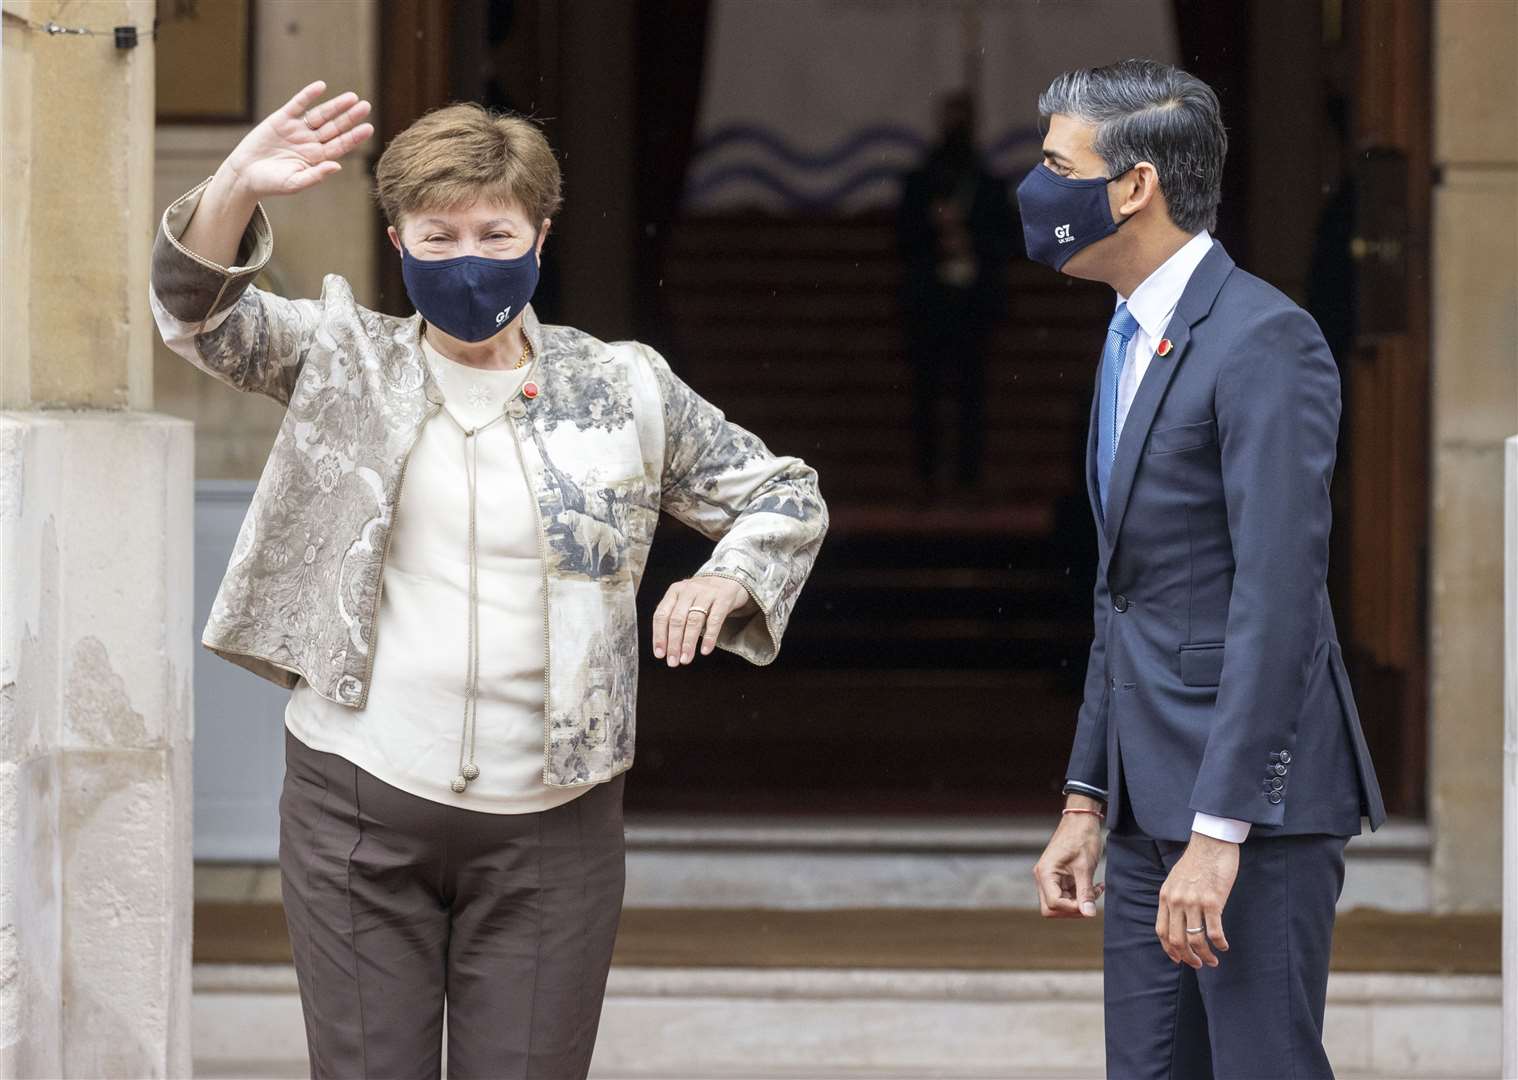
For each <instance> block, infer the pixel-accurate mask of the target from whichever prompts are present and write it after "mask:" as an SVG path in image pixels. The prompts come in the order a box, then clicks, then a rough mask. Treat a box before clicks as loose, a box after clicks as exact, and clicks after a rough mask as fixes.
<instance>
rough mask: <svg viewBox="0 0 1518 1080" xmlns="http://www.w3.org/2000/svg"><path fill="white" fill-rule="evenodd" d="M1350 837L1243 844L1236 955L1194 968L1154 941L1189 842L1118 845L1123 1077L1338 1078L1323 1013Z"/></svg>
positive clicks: (1118, 1039) (1117, 1044) (1117, 1062)
mask: <svg viewBox="0 0 1518 1080" xmlns="http://www.w3.org/2000/svg"><path fill="white" fill-rule="evenodd" d="M1347 843H1348V840H1347V839H1346V838H1345V837H1342V836H1321V835H1304V836H1278V837H1271V836H1257V837H1251V838H1250V839H1249V840H1248V841H1247V842H1246V843H1245V844H1244V845H1243V846H1242V848H1241V849H1240V856H1239V876H1238V880H1237V881H1236V882H1235V883H1234V887H1233V892H1232V893H1231V894H1230V896H1229V899H1228V903H1227V905H1226V907H1225V908H1224V910H1223V931H1224V933H1225V934H1226V935H1227V938H1228V945H1229V951H1228V952H1226V953H1219V954H1218V957H1219V960H1220V961H1221V962H1220V963H1219V965H1218V966H1217V967H1216V968H1207V967H1204V968H1202V969H1201V970H1200V971H1193V970H1192V969H1191V968H1189V967H1186V966H1184V965H1178V964H1176V963H1174V962H1173V961H1171V959H1170V958H1169V957H1168V956H1166V955H1165V951H1164V949H1162V948H1161V947H1160V943H1159V939H1158V938H1156V937H1155V934H1154V924H1155V917H1156V915H1157V914H1158V910H1159V895H1160V888H1161V887H1162V886H1163V885H1164V884H1165V878H1166V877H1167V875H1168V874H1169V873H1170V870H1171V868H1172V867H1174V866H1175V864H1176V862H1178V861H1179V860H1180V857H1181V855H1182V854H1183V853H1184V852H1185V850H1186V848H1185V845H1184V844H1178V843H1174V842H1171V841H1164V840H1162V841H1155V840H1151V839H1150V838H1148V837H1146V836H1143V835H1141V834H1136V833H1129V834H1127V835H1124V834H1121V833H1113V834H1111V835H1110V836H1109V837H1108V841H1107V879H1106V880H1107V893H1106V904H1105V906H1106V919H1105V926H1104V939H1105V940H1104V945H1103V953H1104V966H1105V968H1106V976H1105V987H1106V989H1105V995H1106V1017H1107V1075H1108V1076H1109V1077H1111V1078H1113V1080H1214V1078H1215V1080H1255V1078H1258V1077H1277V1076H1290V1077H1294V1078H1296V1080H1323V1078H1331V1077H1332V1076H1333V1069H1332V1067H1331V1066H1330V1065H1329V1063H1328V1056H1327V1054H1326V1053H1324V1050H1323V1009H1324V1005H1325V1002H1326V998H1327V992H1328V962H1329V954H1330V952H1331V949H1332V945H1333V928H1334V909H1335V907H1336V905H1337V903H1338V900H1339V893H1340V892H1341V890H1342V889H1343V886H1344V848H1345V845H1346V844H1347Z"/></svg>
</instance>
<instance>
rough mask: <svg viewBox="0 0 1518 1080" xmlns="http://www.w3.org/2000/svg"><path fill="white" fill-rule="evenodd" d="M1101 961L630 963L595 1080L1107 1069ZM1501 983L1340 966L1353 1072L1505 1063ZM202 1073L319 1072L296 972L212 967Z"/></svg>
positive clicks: (200, 975) (1486, 1067) (1334, 1040)
mask: <svg viewBox="0 0 1518 1080" xmlns="http://www.w3.org/2000/svg"><path fill="white" fill-rule="evenodd" d="M1101 995H1102V987H1101V975H1100V973H1098V972H1092V971H1087V972H1070V971H1063V972H1054V971H1019V972H989V971H978V972H966V971H942V970H940V971H932V970H915V971H907V970H901V969H885V968H881V969H871V970H848V969H833V970H827V969H815V968H772V969H759V970H755V969H742V968H645V967H615V968H613V969H612V974H611V979H610V983H609V986H608V993H607V1001H606V1008H605V1012H604V1014H603V1018H602V1024H601V1032H600V1038H599V1040H598V1042H597V1047H596V1057H595V1061H594V1064H593V1068H592V1073H591V1075H592V1077H593V1078H595V1080H654V1078H658V1080H698V1078H701V1080H772V1078H788V1080H824V1078H834V1077H856V1078H857V1077H876V1078H880V1080H906V1078H909V1077H910V1078H914V1080H926V1078H929V1077H945V1078H956V1080H1031V1078H1035V1077H1037V1078H1043V1080H1060V1078H1069V1080H1074V1078H1096V1077H1100V1076H1101V1075H1102V1020H1101ZM1500 999H1501V986H1500V981H1499V980H1498V979H1497V978H1496V977H1494V976H1490V975H1484V976H1471V975H1463V976H1416V975H1377V974H1336V975H1335V976H1334V977H1333V978H1332V980H1331V981H1330V988H1329V1009H1328V1023H1327V1028H1328V1030H1327V1034H1326V1041H1327V1044H1328V1047H1329V1052H1330V1054H1331V1056H1332V1058H1333V1060H1334V1062H1335V1067H1336V1069H1337V1071H1338V1075H1339V1076H1340V1077H1341V1080H1403V1078H1413V1077H1417V1078H1420V1080H1478V1078H1489V1077H1495V1076H1497V1075H1498V1073H1499V1071H1500V1068H1499V1065H1498V1062H1499V1057H1500V1055H1499V1026H1500V1008H1501V1006H1500ZM194 1023H195V1029H194V1036H195V1056H196V1074H197V1076H200V1077H222V1078H240V1080H247V1078H254V1077H294V1076H304V1075H306V1073H305V1062H304V1057H303V1053H304V1049H303V1048H304V1034H303V1029H302V1025H301V1017H300V1005H299V1000H298V998H297V997H296V994H295V978H294V972H293V971H292V970H291V969H290V968H288V967H286V966H283V965H258V966H236V965H233V966H227V965H197V967H196V969H195V996H194Z"/></svg>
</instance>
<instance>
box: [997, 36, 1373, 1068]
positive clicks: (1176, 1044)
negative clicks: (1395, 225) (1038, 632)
mask: <svg viewBox="0 0 1518 1080" xmlns="http://www.w3.org/2000/svg"><path fill="white" fill-rule="evenodd" d="M1039 112H1040V114H1041V116H1042V117H1043V119H1044V120H1045V121H1046V122H1047V124H1048V134H1047V136H1046V137H1045V139H1044V144H1043V164H1041V165H1039V166H1037V167H1035V168H1034V170H1033V171H1032V172H1031V173H1030V174H1029V175H1028V177H1027V179H1025V180H1024V181H1023V183H1022V185H1021V186H1020V187H1019V189H1018V201H1019V204H1020V206H1021V210H1022V217H1023V231H1024V236H1025V238H1026V240H1027V245H1028V254H1029V256H1030V257H1031V258H1035V259H1038V260H1040V261H1042V262H1045V263H1047V264H1049V265H1050V266H1052V267H1054V268H1055V269H1056V270H1061V271H1063V272H1064V273H1067V274H1070V275H1071V276H1074V277H1080V278H1088V279H1093V280H1097V281H1103V282H1106V283H1107V284H1109V285H1111V286H1112V287H1113V289H1114V290H1116V292H1117V306H1116V312H1115V313H1114V315H1113V317H1112V321H1111V324H1110V325H1109V327H1108V331H1107V339H1106V344H1105V347H1104V349H1103V353H1102V357H1101V364H1100V369H1099V378H1098V388H1097V392H1096V395H1095V401H1094V402H1093V408H1092V413H1091V432H1090V437H1089V439H1088V443H1087V453H1088V469H1087V486H1088V488H1089V490H1090V496H1091V503H1092V509H1093V511H1094V513H1095V516H1096V523H1097V531H1098V533H1099V538H1100V543H1099V546H1100V555H1099V558H1098V565H1097V585H1096V595H1095V622H1096V627H1095V630H1096V632H1095V637H1094V640H1093V641H1092V645H1091V658H1090V665H1089V667H1088V670H1087V674H1086V687H1085V702H1084V704H1083V705H1082V707H1081V710H1080V715H1079V718H1078V720H1077V724H1076V733H1075V745H1074V750H1073V752H1072V754H1071V757H1070V764H1069V768H1068V771H1067V773H1066V784H1065V793H1066V798H1067V802H1066V806H1065V812H1064V816H1063V818H1062V820H1061V822H1060V825H1059V827H1058V828H1057V829H1056V830H1055V833H1054V836H1053V838H1052V839H1051V840H1050V842H1049V846H1048V848H1047V849H1046V850H1045V852H1044V854H1043V857H1042V858H1041V859H1040V860H1039V862H1038V865H1037V866H1036V867H1035V869H1034V874H1035V877H1036V878H1037V880H1038V885H1039V891H1040V902H1041V906H1042V909H1043V914H1044V915H1045V916H1047V917H1050V918H1081V917H1087V918H1089V917H1092V916H1094V915H1095V914H1096V900H1097V898H1098V897H1099V896H1100V895H1101V894H1102V892H1103V888H1102V887H1101V886H1098V885H1095V884H1094V883H1093V873H1094V871H1095V869H1096V865H1097V862H1098V860H1099V859H1100V856H1101V849H1102V838H1101V823H1102V815H1103V814H1104V813H1105V815H1106V818H1107V820H1108V823H1109V824H1110V826H1111V833H1110V835H1109V837H1108V850H1107V882H1106V886H1105V894H1106V898H1107V899H1106V906H1107V917H1106V924H1105V945H1104V955H1105V968H1106V980H1105V983H1106V1021H1107V1022H1106V1033H1107V1035H1106V1037H1107V1070H1108V1075H1110V1076H1113V1077H1122V1078H1123V1080H1142V1078H1145V1077H1173V1078H1186V1077H1213V1076H1216V1077H1219V1078H1223V1077H1257V1076H1267V1075H1270V1076H1274V1075H1281V1076H1294V1077H1299V1078H1307V1077H1328V1076H1332V1070H1331V1068H1330V1066H1329V1063H1328V1058H1327V1056H1326V1055H1325V1053H1324V1051H1323V1040H1322V1031H1323V1009H1324V1000H1325V996H1326V987H1327V980H1328V960H1329V947H1330V942H1331V939H1332V935H1333V923H1334V907H1335V904H1336V902H1337V900H1338V896H1339V892H1340V888H1341V886H1342V883H1343V875H1344V848H1345V845H1346V843H1347V842H1348V838H1349V837H1350V836H1352V835H1355V834H1357V833H1359V831H1360V821H1361V817H1362V815H1368V816H1369V818H1370V822H1371V827H1372V828H1375V827H1378V826H1379V825H1380V824H1381V822H1382V821H1383V820H1384V818H1385V809H1384V807H1383V804H1382V800H1381V793H1380V790H1379V787H1378V786H1377V783H1376V778H1375V773H1374V770H1373V769H1372V767H1371V763H1370V757H1369V755H1368V753H1367V751H1366V747H1365V739H1364V736H1363V734H1362V733H1361V730H1360V723H1359V718H1358V715H1357V713H1356V710H1355V704H1354V699H1353V697H1352V696H1351V693H1350V688H1349V681H1348V677H1347V675H1346V674H1345V669H1344V662H1343V658H1342V655H1341V653H1340V650H1339V644H1338V640H1337V636H1336V633H1335V630H1334V623H1333V615H1332V613H1331V611H1330V608H1329V603H1328V590H1327V585H1326V582H1325V578H1326V573H1327V561H1328V536H1329V516H1330V514H1329V500H1328V489H1329V482H1330V479H1331V476H1332V472H1333V464H1334V444H1335V439H1336V436H1337V433H1338V426H1339V383H1338V375H1337V371H1336V368H1335V366H1334V359H1333V356H1332V355H1331V354H1330V352H1329V350H1328V347H1327V345H1326V344H1324V341H1323V336H1322V334H1321V333H1320V332H1319V330H1318V327H1317V324H1316V323H1314V322H1313V320H1312V319H1311V317H1309V316H1308V315H1307V314H1306V313H1305V312H1303V311H1302V310H1301V309H1299V308H1298V307H1296V305H1294V304H1293V303H1292V302H1291V301H1290V300H1288V299H1287V298H1286V297H1285V296H1283V295H1282V294H1281V293H1279V292H1277V291H1276V290H1275V289H1273V288H1271V287H1270V286H1269V285H1267V284H1265V283H1264V282H1262V281H1260V280H1259V279H1258V278H1255V277H1253V276H1251V275H1250V274H1247V273H1245V272H1244V271H1243V270H1240V269H1239V268H1238V267H1237V266H1235V265H1234V263H1233V260H1232V259H1230V258H1229V257H1228V254H1227V253H1226V252H1225V251H1224V250H1223V248H1222V246H1221V245H1219V244H1218V243H1216V242H1215V241H1214V240H1213V239H1212V238H1211V236H1210V235H1209V232H1210V230H1211V229H1212V228H1214V227H1215V224H1216V217H1217V207H1218V201H1219V197H1220V187H1221V180H1222V170H1223V159H1224V156H1225V154H1226V151H1227V136H1226V135H1225V134H1224V130H1223V123H1222V120H1221V118H1220V116H1219V109H1218V100H1217V96H1216V95H1215V94H1214V93H1213V91H1212V90H1211V89H1210V88H1209V87H1208V86H1207V85H1206V84H1204V83H1202V82H1201V81H1200V80H1198V79H1196V78H1194V77H1193V76H1191V75H1188V74H1186V73H1185V72H1183V71H1178V70H1176V69H1175V68H1171V67H1168V66H1166V65H1163V64H1158V63H1154V62H1151V61H1146V60H1129V61H1125V62H1123V63H1120V64H1114V65H1112V66H1110V67H1104V68H1094V69H1085V70H1079V71H1072V72H1067V73H1066V74H1064V75H1061V76H1059V77H1058V78H1056V79H1055V80H1054V82H1053V83H1052V84H1050V86H1049V88H1048V90H1046V91H1045V92H1044V94H1043V96H1042V97H1041V98H1040V99H1039ZM1225 912H1226V914H1225Z"/></svg>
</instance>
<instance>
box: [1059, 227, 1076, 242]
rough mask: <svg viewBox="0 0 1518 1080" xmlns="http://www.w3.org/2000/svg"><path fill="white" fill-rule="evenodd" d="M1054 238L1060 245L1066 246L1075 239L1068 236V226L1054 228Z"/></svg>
mask: <svg viewBox="0 0 1518 1080" xmlns="http://www.w3.org/2000/svg"><path fill="white" fill-rule="evenodd" d="M1054 238H1055V239H1056V240H1058V241H1059V242H1060V243H1061V244H1068V243H1070V241H1072V240H1074V239H1075V237H1073V236H1071V235H1070V226H1069V225H1068V224H1066V225H1056V226H1054Z"/></svg>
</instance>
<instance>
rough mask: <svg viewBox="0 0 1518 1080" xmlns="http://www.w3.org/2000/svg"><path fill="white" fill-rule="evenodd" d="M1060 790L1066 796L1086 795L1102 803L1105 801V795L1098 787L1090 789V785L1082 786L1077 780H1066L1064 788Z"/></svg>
mask: <svg viewBox="0 0 1518 1080" xmlns="http://www.w3.org/2000/svg"><path fill="white" fill-rule="evenodd" d="M1061 790H1062V791H1063V792H1064V794H1066V795H1072V794H1073V795H1087V796H1089V797H1091V798H1093V799H1100V800H1101V801H1102V802H1106V801H1107V793H1106V792H1105V791H1103V790H1102V789H1101V788H1099V787H1092V786H1091V785H1090V784H1083V783H1081V782H1080V781H1079V780H1066V781H1065V786H1064V788H1063V789H1061Z"/></svg>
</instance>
